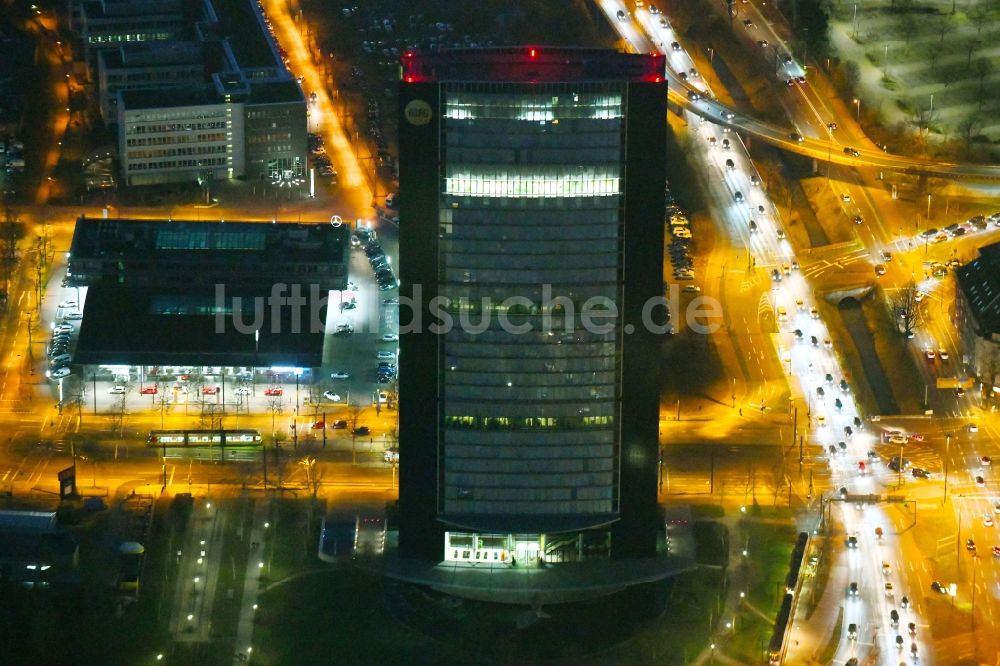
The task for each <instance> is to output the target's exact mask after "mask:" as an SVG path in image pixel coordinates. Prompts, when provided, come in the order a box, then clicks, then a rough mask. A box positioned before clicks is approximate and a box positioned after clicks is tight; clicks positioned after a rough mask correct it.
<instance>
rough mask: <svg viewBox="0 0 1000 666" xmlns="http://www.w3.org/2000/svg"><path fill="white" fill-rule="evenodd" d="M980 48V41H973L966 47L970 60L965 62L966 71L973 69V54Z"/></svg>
mask: <svg viewBox="0 0 1000 666" xmlns="http://www.w3.org/2000/svg"><path fill="white" fill-rule="evenodd" d="M980 46H981V44H980V42H979V40H978V39H973V40H971V41H970V42H969V43H968V44H967V45H966V53H967V54H968V58H966V60H965V68H966V69H968V68H970V67H972V54H973V53H975V52H976V50H977V49H978V48H979V47H980Z"/></svg>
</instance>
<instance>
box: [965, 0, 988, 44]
mask: <svg viewBox="0 0 1000 666" xmlns="http://www.w3.org/2000/svg"><path fill="white" fill-rule="evenodd" d="M965 13H966V15H968V17H969V20H971V21H972V22H973V23H974V24H975V25H976V36H977V37H978V36H979V35H982V34H983V24H984V23H986V22H987V21H988V19H989V14H990V9H989V7H987V6H985V5H984V4H983V3H981V2H977V3H976V4H974V5H972V6H971V7H969V8H968V9H966V10H965Z"/></svg>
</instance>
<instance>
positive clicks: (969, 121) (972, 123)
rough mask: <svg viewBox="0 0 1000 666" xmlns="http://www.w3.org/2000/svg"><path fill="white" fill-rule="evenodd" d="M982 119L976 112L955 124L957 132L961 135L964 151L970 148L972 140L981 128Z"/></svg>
mask: <svg viewBox="0 0 1000 666" xmlns="http://www.w3.org/2000/svg"><path fill="white" fill-rule="evenodd" d="M983 124H984V121H983V119H982V118H981V117H980V115H979V114H978V113H972V114H969V115H968V116H966V117H965V118H963V119H962V120H961V121H959V123H958V125H957V126H956V130H957V131H958V134H959V135H960V136H961V137H962V141H963V142H964V145H965V151H966V153H968V152H969V151H970V150H971V149H972V140H973V138H974V137H976V136H977V135H978V134H979V132H980V131H981V130H982V129H983Z"/></svg>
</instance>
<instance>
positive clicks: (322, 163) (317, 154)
mask: <svg viewBox="0 0 1000 666" xmlns="http://www.w3.org/2000/svg"><path fill="white" fill-rule="evenodd" d="M313 94H314V95H315V94H316V93H313ZM308 142H309V155H310V157H311V158H312V163H313V166H314V167H316V170H317V171H318V172H319V175H321V176H325V177H327V178H330V179H331V182H332V183H333V184H334V185H336V184H337V170H336V169H334V168H333V164H331V163H330V158H329V157H327V156H326V146H324V145H323V137H322V136H320V135H319V134H312V133H310V134H309V138H308Z"/></svg>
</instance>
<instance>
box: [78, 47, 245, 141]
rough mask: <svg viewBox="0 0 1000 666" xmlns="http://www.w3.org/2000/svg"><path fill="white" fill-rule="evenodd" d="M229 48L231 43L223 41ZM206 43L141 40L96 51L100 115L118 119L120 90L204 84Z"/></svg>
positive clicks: (109, 122) (110, 121)
mask: <svg viewBox="0 0 1000 666" xmlns="http://www.w3.org/2000/svg"><path fill="white" fill-rule="evenodd" d="M223 48H225V49H227V50H228V46H225V45H223ZM204 51H205V44H202V43H199V42H183V41H173V42H140V43H131V44H122V45H120V46H118V48H115V49H107V50H102V51H100V52H99V53H98V54H97V83H98V90H99V93H100V100H99V102H100V107H101V117H102V118H103V119H104V122H105V124H107V125H114V124H116V123H117V122H118V91H119V90H131V89H136V88H161V89H162V88H173V87H188V86H201V85H203V84H204V83H205V81H206V73H205V62H204V60H205V53H204Z"/></svg>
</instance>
